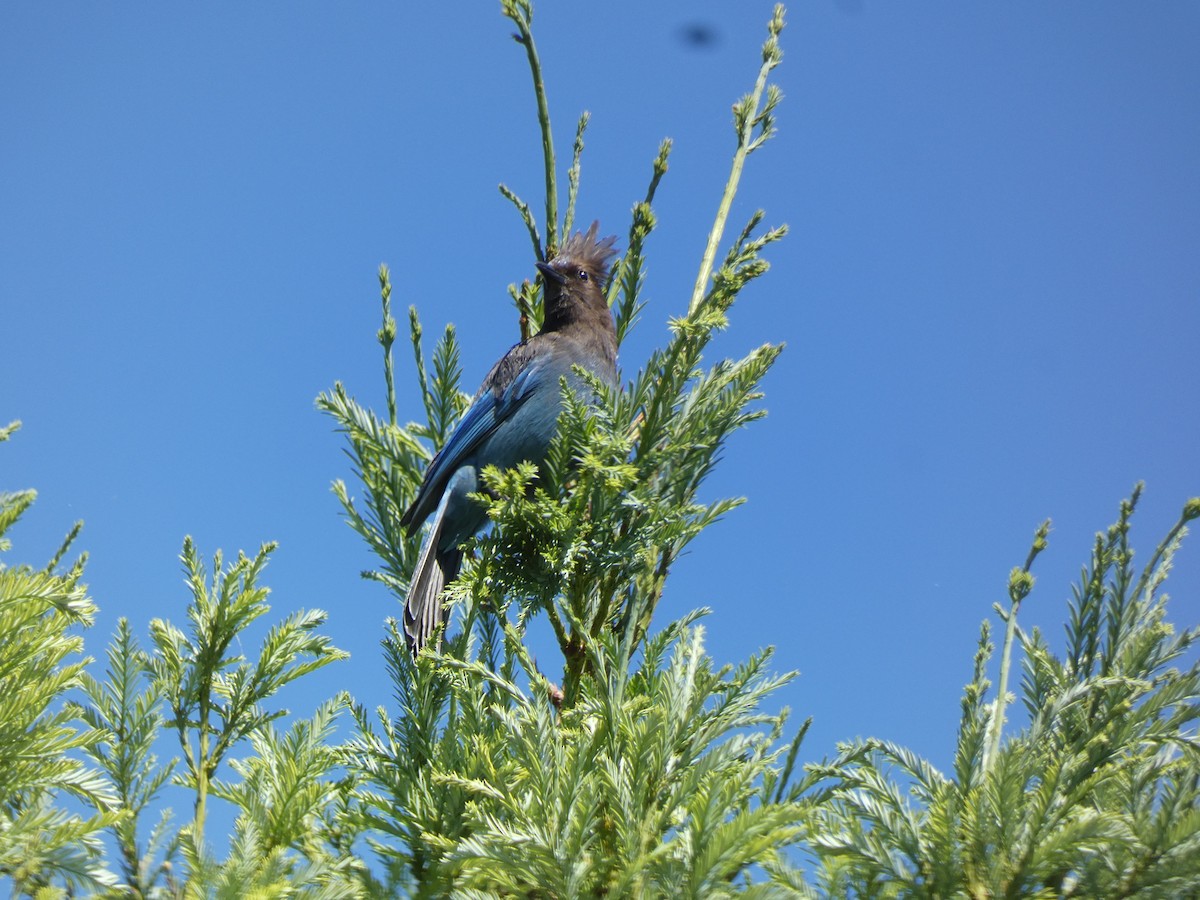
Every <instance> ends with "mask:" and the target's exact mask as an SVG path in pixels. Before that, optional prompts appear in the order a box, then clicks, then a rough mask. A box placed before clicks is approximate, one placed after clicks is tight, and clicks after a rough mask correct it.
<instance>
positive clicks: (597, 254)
mask: <svg viewBox="0 0 1200 900" xmlns="http://www.w3.org/2000/svg"><path fill="white" fill-rule="evenodd" d="M599 231H600V223H599V222H593V223H592V227H591V228H589V229H588V230H587V232H586V233H582V232H578V231H577V232H575V234H573V235H571V237H569V238H568V239H567V240H566V241H564V242H563V245H562V246H561V247H559V248H558V253H557V254H555V256H554V258H553V259H551V260H550V261H549V262H539V263H538V264H537V267H538V270H539V271H540V272H541V273H542V276H543V282H544V283H545V287H546V307H545V315H544V319H543V326H542V327H543V330H545V331H553V330H555V329H557V328H562V327H564V326H565V325H568V324H571V323H573V322H578V321H581V320H588V319H591V320H595V319H601V320H607V322H608V323H609V326H610V327H611V323H612V313H611V312H610V311H609V308H608V302H607V301H606V300H605V299H604V284H605V282H606V281H607V280H608V264H609V261H610V260H611V259H612V257H613V256H614V255H615V254H616V252H617V250H616V247H614V246H613V245H614V244H615V243H616V240H617V238H616V235H610V236H609V237H606V238H602V239H597V234H598V233H599Z"/></svg>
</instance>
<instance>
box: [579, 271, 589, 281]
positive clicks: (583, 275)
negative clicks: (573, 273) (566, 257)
mask: <svg viewBox="0 0 1200 900" xmlns="http://www.w3.org/2000/svg"><path fill="white" fill-rule="evenodd" d="M579 280H580V281H587V280H588V273H587V269H580V270H579Z"/></svg>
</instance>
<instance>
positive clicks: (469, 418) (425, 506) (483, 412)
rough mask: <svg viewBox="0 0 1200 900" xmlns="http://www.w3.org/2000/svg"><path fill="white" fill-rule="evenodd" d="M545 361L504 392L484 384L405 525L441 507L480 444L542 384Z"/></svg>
mask: <svg viewBox="0 0 1200 900" xmlns="http://www.w3.org/2000/svg"><path fill="white" fill-rule="evenodd" d="M543 362H544V360H543V359H540V358H539V359H534V360H532V361H531V362H530V363H529V365H527V366H525V367H524V368H523V369H521V370H520V371H518V372H517V374H516V375H515V376H514V377H513V379H512V381H510V382H509V383H508V385H507V386H506V387H505V388H504V389H503V390H500V391H497V390H495V389H489V388H488V387H487V384H488V381H491V380H492V379H491V378H490V377H489V378H488V379H486V380H485V381H484V385H485V389H484V390H482V391H480V393H479V395H478V396H476V397H475V399H474V401H472V403H471V405H470V407H469V408H468V409H467V411H466V413H464V414H463V417H462V418H461V419H460V420H459V422H458V425H457V426H455V428H454V433H453V434H451V435H450V439H449V440H448V441H446V443H445V445H444V446H443V447H442V449H441V450H439V451H438V453H437V455H436V456H434V458H433V460H432V461H431V462H430V463H429V468H428V469H427V470H426V471H425V478H424V480H423V481H422V482H421V488H420V490H418V491H417V498H416V499H415V500H414V501H413V504H412V506H411V507H409V509H408V511H407V512H406V513H405V514H404V517H403V518H402V519H401V520H400V521H401V524H402V525H405V526H407V527H413V526H415V525H418V524H419V523H421V522H423V521H424V520H425V519H426V518H427V517H428V516H429V514H430V513H431V512H432V511H433V508H434V507H435V506H437V502H438V500H439V498H440V497H441V495H442V491H444V490H445V488H446V482H447V481H449V479H450V476H451V475H453V474H454V473H455V472H456V471H457V470H458V468H459V467H460V466H461V465H462V464H463V463H464V462H466V461H467V460H468V459H470V457H471V456H472V454H474V453H475V451H476V450H477V449H478V448H479V445H480V444H482V443H483V442H484V441H485V440H487V439H488V438H489V437H490V436H491V435H493V434H495V432H496V429H497V428H499V427H500V425H501V424H503V422H504V421H505V420H506V419H508V418H509V417H510V416H511V415H512V414H513V413H514V412H516V411H517V409H519V408H520V406H521V404H522V403H524V402H525V400H526V399H528V397H529V395H530V393H531V392H532V391H533V390H534V389H535V388H536V387H537V386H538V384H540V383H541V381H542V376H543V374H544V372H545V369H546V366H545V365H544V364H543Z"/></svg>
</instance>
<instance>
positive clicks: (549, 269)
mask: <svg viewBox="0 0 1200 900" xmlns="http://www.w3.org/2000/svg"><path fill="white" fill-rule="evenodd" d="M534 265H535V266H537V267H538V271H539V272H541V273H542V274H543V275H544V276H546V281H547V282H551V281H553V282H554V283H555V284H566V283H567V276H566V275H564V274H563V273H562V272H560V271H558V269H556V268H554V267H553V266H551V265H550V263H544V262H539V263H534Z"/></svg>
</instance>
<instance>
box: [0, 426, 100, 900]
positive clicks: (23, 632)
mask: <svg viewBox="0 0 1200 900" xmlns="http://www.w3.org/2000/svg"><path fill="white" fill-rule="evenodd" d="M19 427H20V423H18V422H13V423H12V424H10V425H8V426H7V427H5V428H3V429H0V442H2V441H5V440H7V439H8V438H9V437H10V436H11V435H12V434H13V433H14V432H15V431H16V430H17V428H19ZM36 496H37V494H36V493H35V492H34V491H19V492H16V493H2V494H0V550H4V551H7V550H9V549H10V547H11V543H10V541H9V539H8V538H7V537H6V536H5V535H6V533H7V532H8V530H9V528H11V527H12V525H13V524H15V523H16V522H17V520H18V519H19V518H20V517H21V514H22V513H23V512H25V510H26V509H28V508H29V506H30V505H31V504H32V503H33V501H34V499H35V498H36ZM77 533H78V528H76V529H74V530H73V531H72V532H71V534H70V536H68V538H67V539H66V540H65V541H64V542H63V546H62V548H61V549H60V550H59V552H58V553H57V554H56V555H55V558H54V560H53V561H52V562H51V563H50V564H49V565H48V566H47V567H45V568H44V569H40V570H35V569H33V568H32V567H30V566H26V565H16V566H13V565H9V564H7V563H2V562H0V635H3V639H2V640H0V875H3V876H5V877H7V878H10V879H11V880H12V885H13V892H14V895H19V894H33V893H35V892H37V893H38V894H39V896H45V897H52V896H63V894H62V891H61V889H60V888H58V887H55V885H58V884H61V885H65V886H66V887H68V888H70V889H72V890H86V889H97V888H103V887H105V886H107V885H109V884H112V883H113V882H114V880H115V879H114V878H113V876H112V874H111V873H110V872H109V871H108V870H107V868H106V867H105V866H104V862H103V858H102V855H101V846H100V840H99V838H100V834H101V833H102V831H103V829H105V828H107V827H110V826H112V825H114V824H115V823H116V822H118V821H119V819H120V815H119V813H117V812H100V813H97V814H96V815H94V816H91V817H88V818H84V817H82V816H80V815H78V814H76V813H72V812H68V811H67V809H66V808H65V806H64V801H65V800H66V799H68V798H73V799H75V800H79V801H83V802H84V803H87V804H95V805H99V806H103V807H105V808H108V809H111V808H113V807H115V806H116V803H115V797H113V796H112V794H111V793H110V792H109V791H108V790H107V786H106V785H105V784H104V783H103V781H102V780H101V779H100V778H98V777H97V774H96V772H94V771H93V770H91V769H89V768H87V767H86V766H84V764H83V763H82V762H81V761H80V760H79V759H77V758H75V757H74V756H72V755H71V754H72V751H76V750H78V749H79V748H81V747H84V746H86V745H87V744H88V743H89V742H90V741H92V740H94V736H93V735H92V734H91V733H90V732H89V731H87V730H82V729H79V728H76V727H75V726H74V725H73V723H72V714H71V711H70V709H69V708H66V707H65V706H63V705H62V700H63V697H64V695H65V694H66V693H67V692H68V691H70V690H72V689H74V688H77V687H78V686H79V685H80V683H81V679H82V677H83V670H84V665H85V664H86V662H87V661H86V659H84V658H83V657H82V656H81V654H82V651H83V638H82V636H80V635H79V634H74V633H72V632H74V631H76V630H77V629H79V628H82V627H86V626H88V625H90V624H91V622H92V617H93V615H94V614H95V605H94V604H93V603H92V600H91V598H90V597H88V595H87V589H86V588H85V587H84V585H83V584H82V583H81V582H80V578H81V577H82V575H83V565H84V559H83V558H82V557H81V558H80V559H79V560H78V561H77V562H76V563H75V564H74V565H73V566H72V567H71V568H70V569H69V570H68V571H67V572H65V573H59V572H57V571H56V569H57V567H58V562H59V560H60V559H61V558H62V556H63V555H64V554H65V553H66V551H67V549H68V547H69V545H70V543H71V540H72V539H73V537H74V536H75V534H77Z"/></svg>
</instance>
